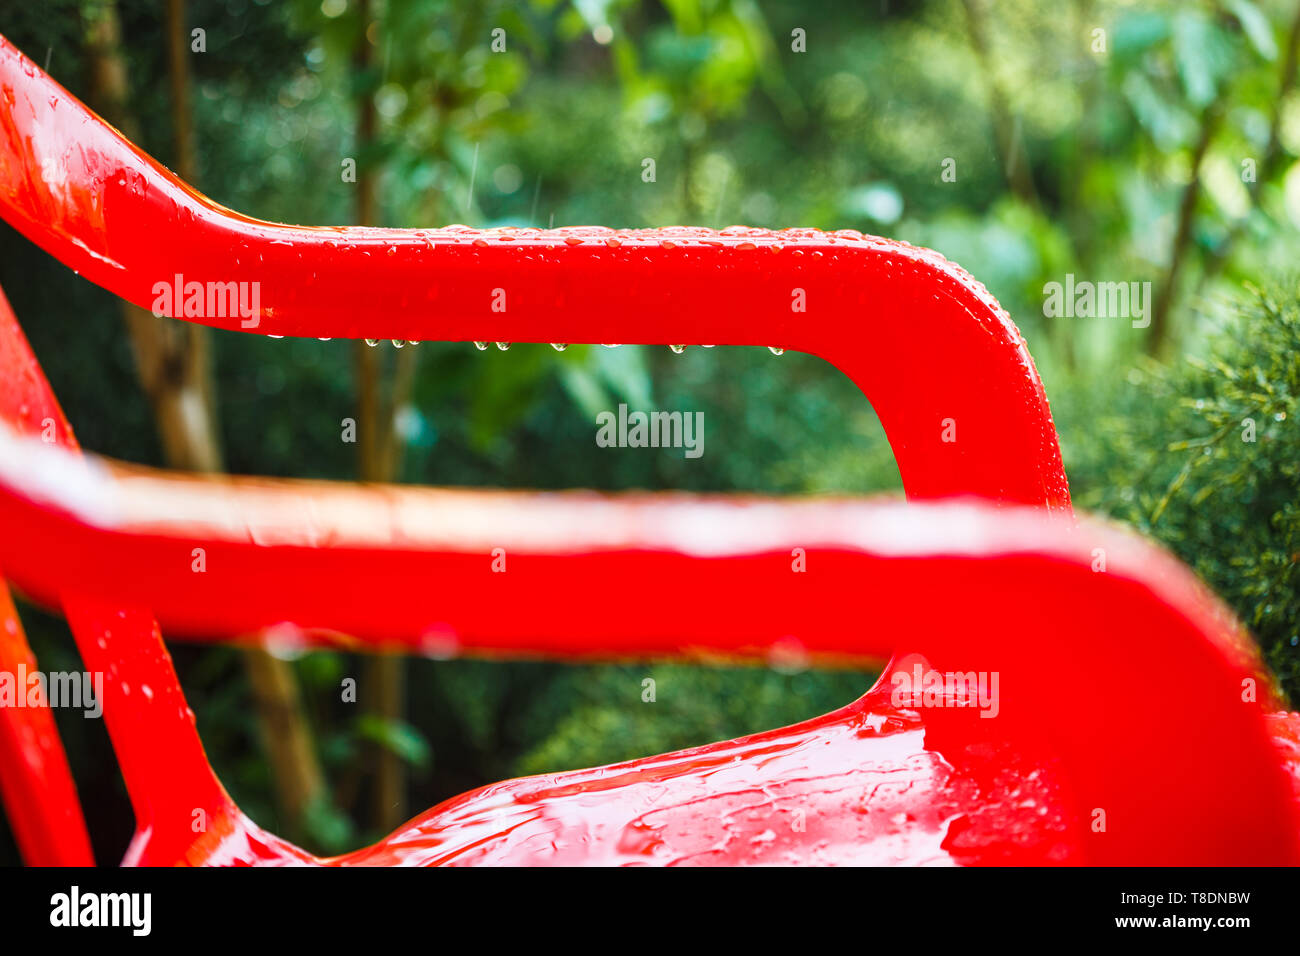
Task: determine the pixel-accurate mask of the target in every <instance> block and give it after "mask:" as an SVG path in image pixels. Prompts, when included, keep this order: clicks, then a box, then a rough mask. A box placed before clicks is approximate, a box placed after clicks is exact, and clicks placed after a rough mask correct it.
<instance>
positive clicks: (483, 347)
mask: <svg viewBox="0 0 1300 956" xmlns="http://www.w3.org/2000/svg"><path fill="white" fill-rule="evenodd" d="M487 346H488V344H487V343H486V342H475V343H474V348H476V349H478V350H479V351H480V352H486V351H487Z"/></svg>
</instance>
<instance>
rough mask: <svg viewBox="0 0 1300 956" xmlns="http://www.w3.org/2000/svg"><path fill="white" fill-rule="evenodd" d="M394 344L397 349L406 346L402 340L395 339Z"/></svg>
mask: <svg viewBox="0 0 1300 956" xmlns="http://www.w3.org/2000/svg"><path fill="white" fill-rule="evenodd" d="M392 343H393V348H395V349H400V348H401V347H402V346H403V345H405V344H406V343H405V342H403V341H402V340H401V339H393V340H392Z"/></svg>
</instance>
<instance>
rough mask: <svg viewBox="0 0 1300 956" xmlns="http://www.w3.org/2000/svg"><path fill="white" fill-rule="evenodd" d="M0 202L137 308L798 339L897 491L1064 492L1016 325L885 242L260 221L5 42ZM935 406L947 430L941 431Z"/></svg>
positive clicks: (742, 340) (850, 236)
mask: <svg viewBox="0 0 1300 956" xmlns="http://www.w3.org/2000/svg"><path fill="white" fill-rule="evenodd" d="M0 214H3V217H4V218H5V219H6V220H7V221H8V222H9V223H10V224H12V225H13V226H15V227H16V228H17V229H19V230H20V231H22V232H23V234H24V235H26V236H27V237H28V238H29V239H31V240H32V241H33V242H36V243H37V244H38V245H40V246H41V247H42V248H44V249H46V250H47V251H49V252H50V253H51V254H53V255H54V256H56V257H57V258H58V259H60V260H61V261H62V262H64V263H65V264H66V265H68V266H69V267H71V268H73V269H76V270H77V271H78V272H79V273H80V274H81V275H83V276H85V277H86V278H88V279H90V280H91V281H93V282H96V283H98V284H100V285H102V286H104V287H105V288H107V289H110V290H111V291H113V292H114V293H116V294H117V295H119V296H121V297H123V298H126V299H129V300H131V301H132V302H134V303H136V304H137V305H140V306H143V307H144V308H153V307H154V306H155V304H157V301H158V293H156V292H155V286H156V285H157V284H158V283H162V285H163V286H174V284H175V281H176V277H177V276H180V277H182V285H184V283H188V282H199V283H208V282H220V283H231V282H234V283H245V284H246V286H245V288H246V290H247V291H248V293H249V295H248V298H249V301H250V304H251V296H252V290H253V288H254V286H253V284H254V283H256V289H257V290H258V299H259V304H260V314H258V315H257V316H256V317H255V319H253V320H250V321H254V322H255V323H256V324H255V326H253V327H252V328H248V327H246V325H245V321H244V320H243V319H241V318H240V317H239V316H238V315H234V316H230V317H226V318H221V317H218V316H215V315H208V316H182V315H180V310H177V309H172V310H171V311H170V312H168V314H173V315H175V316H176V317H177V318H189V319H190V320H191V321H197V322H202V323H204V324H208V325H213V326H218V327H222V328H229V329H242V330H243V331H249V332H254V333H258V334H266V335H296V336H308V337H320V336H332V337H350V338H374V339H399V340H423V339H437V340H441V341H466V342H468V341H472V340H478V341H498V342H547V341H549V342H566V343H582V342H586V343H597V342H606V343H613V342H619V343H641V344H668V343H677V344H686V345H692V344H718V345H760V346H778V347H783V348H786V349H794V350H798V351H804V352H811V353H813V354H816V355H819V356H821V357H822V358H824V359H826V360H827V361H828V362H830V363H832V364H833V365H835V366H836V367H837V368H839V369H840V370H841V371H842V372H844V373H845V374H846V375H848V376H849V377H850V378H852V379H853V380H854V381H855V382H856V383H857V384H858V386H859V387H860V388H861V389H862V390H863V392H865V393H866V395H867V397H868V398H869V399H870V400H871V402H872V405H873V407H874V408H875V410H876V413H877V414H878V415H879V416H880V419H881V422H882V423H883V425H884V427H885V431H886V432H887V434H888V435H889V439H890V443H891V444H892V446H893V449H894V454H895V456H896V458H897V459H898V466H899V471H900V472H901V474H902V477H903V483H904V485H905V486H906V487H907V490H908V494H909V496H911V497H915V498H932V497H939V496H943V495H950V494H979V495H983V496H985V497H989V498H993V499H996V500H999V501H1008V502H1017V503H1021V504H1035V505H1037V504H1043V503H1046V504H1047V505H1048V506H1049V507H1053V508H1067V507H1068V505H1069V488H1068V485H1067V484H1066V481H1065V475H1064V473H1063V471H1062V470H1061V459H1060V452H1059V450H1058V447H1057V441H1056V432H1055V429H1054V428H1053V426H1052V419H1051V414H1050V412H1049V410H1048V407H1047V399H1046V396H1045V395H1044V394H1043V389H1042V385H1041V383H1040V382H1039V380H1038V376H1037V374H1036V373H1035V371H1034V367H1033V360H1032V359H1031V358H1030V356H1029V352H1028V350H1027V349H1026V348H1025V344H1024V341H1023V339H1022V338H1021V336H1020V333H1019V332H1018V330H1017V329H1016V327H1015V325H1014V324H1013V323H1012V322H1011V320H1010V319H1009V318H1008V317H1007V315H1006V313H1005V312H1004V311H1003V310H1002V309H1001V308H1000V307H999V306H998V304H997V302H996V301H995V300H994V299H993V297H992V296H990V295H989V294H988V292H987V291H986V290H985V289H984V288H983V287H982V286H981V285H980V284H979V283H977V282H976V281H975V280H974V279H972V278H971V277H970V276H969V275H967V274H966V273H965V272H964V271H963V270H961V269H960V268H958V267H957V266H955V265H953V264H952V263H950V262H948V261H946V260H945V259H943V258H942V257H941V256H939V255H938V254H937V253H934V252H931V251H929V250H926V249H918V248H915V247H912V246H908V245H906V244H904V243H899V242H894V241H891V240H888V239H881V238H877V237H870V236H863V235H861V234H859V233H855V232H851V231H845V232H838V233H821V232H817V231H815V230H807V229H795V230H787V231H785V232H770V231H767V230H760V229H745V228H739V227H737V228H733V229H727V230H723V231H722V232H720V233H719V232H713V231H711V230H706V229H686V228H682V229H659V230H646V231H622V232H616V231H614V230H611V229H601V228H596V227H580V228H573V229H555V230H539V229H496V230H487V231H478V230H472V229H468V228H465V227H459V226H452V227H447V228H444V229H370V228H356V227H352V228H346V227H345V228H315V227H305V226H284V225H276V224H272V223H266V222H261V221H258V220H255V219H250V218H248V217H245V216H241V215H239V214H237V213H234V212H232V211H230V210H229V209H226V208H224V207H222V206H219V205H217V204H216V203H214V202H212V201H211V200H210V199H207V198H206V197H204V196H202V195H200V194H199V193H197V192H195V191H194V190H193V189H190V188H189V187H188V186H186V185H185V184H184V183H182V182H180V181H179V180H177V179H176V178H175V177H174V176H172V175H171V174H170V173H169V172H167V171H166V170H165V169H163V168H162V167H161V166H160V165H158V164H157V163H156V162H155V161H154V160H152V159H150V158H149V157H148V156H146V155H144V154H143V153H141V152H140V151H139V150H138V149H136V148H135V147H134V146H132V145H131V144H130V143H129V142H127V141H126V140H125V139H123V138H122V137H121V135H120V134H118V133H117V131H116V130H114V129H112V128H111V127H109V126H108V125H106V124H105V123H104V122H103V121H102V120H101V119H99V117H97V116H95V115H94V114H93V113H91V112H90V111H89V110H88V109H87V108H86V107H85V106H83V105H82V104H81V103H80V102H78V101H77V100H76V98H75V97H73V96H72V95H71V94H69V93H68V92H67V91H66V90H64V89H63V88H62V87H61V86H59V85H58V84H57V83H55V82H54V80H52V79H51V78H50V77H48V76H46V75H45V74H44V73H43V72H41V70H40V69H39V67H37V66H36V64H34V63H33V62H32V61H31V60H30V59H28V58H27V57H25V56H23V55H22V54H21V53H20V52H19V51H18V50H16V49H15V48H14V47H13V46H12V45H11V44H10V43H9V42H8V41H7V40H5V39H4V38H3V37H0ZM205 302H206V300H205ZM799 309H802V311H799ZM205 310H206V305H205ZM214 311H216V310H215V309H214ZM227 311H229V310H227ZM946 419H952V420H953V421H954V422H955V423H956V428H957V434H958V437H959V440H958V441H956V442H952V441H948V442H945V441H941V440H940V439H941V435H942V434H943V431H944V428H945V420H946Z"/></svg>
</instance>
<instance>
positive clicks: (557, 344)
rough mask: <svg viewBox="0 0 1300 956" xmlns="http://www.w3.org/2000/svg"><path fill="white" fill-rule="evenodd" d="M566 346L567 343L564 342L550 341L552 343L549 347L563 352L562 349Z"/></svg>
mask: <svg viewBox="0 0 1300 956" xmlns="http://www.w3.org/2000/svg"><path fill="white" fill-rule="evenodd" d="M568 347H569V346H568V344H567V343H565V342H552V343H551V348H553V349H555V351H557V352H563V351H564V350H565V349H567V348H568Z"/></svg>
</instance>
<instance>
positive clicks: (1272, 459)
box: [1053, 283, 1300, 700]
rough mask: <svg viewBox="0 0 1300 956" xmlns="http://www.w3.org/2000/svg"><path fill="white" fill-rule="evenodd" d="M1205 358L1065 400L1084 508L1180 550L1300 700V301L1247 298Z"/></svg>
mask: <svg viewBox="0 0 1300 956" xmlns="http://www.w3.org/2000/svg"><path fill="white" fill-rule="evenodd" d="M1234 313H1235V315H1236V318H1235V320H1234V321H1233V322H1232V323H1231V324H1227V325H1225V326H1224V327H1223V328H1222V329H1220V330H1218V331H1217V332H1216V333H1214V334H1213V336H1212V338H1211V341H1210V343H1209V346H1208V348H1207V353H1206V357H1205V358H1196V357H1192V358H1189V359H1187V360H1185V361H1181V362H1178V363H1176V364H1174V365H1170V366H1161V365H1155V364H1150V363H1146V364H1141V365H1137V366H1134V367H1133V368H1132V369H1131V370H1130V371H1129V373H1128V375H1127V376H1126V377H1125V378H1123V379H1121V380H1119V381H1118V382H1117V383H1116V384H1114V385H1110V386H1099V385H1098V383H1096V382H1092V383H1087V384H1079V385H1076V386H1075V387H1074V388H1073V389H1071V390H1069V391H1068V392H1067V393H1066V394H1065V396H1064V400H1062V401H1058V402H1056V403H1054V406H1053V407H1054V409H1056V411H1057V415H1058V425H1059V427H1060V429H1061V434H1062V445H1063V451H1064V454H1065V457H1066V466H1067V471H1068V472H1069V474H1070V478H1071V485H1072V487H1073V488H1074V492H1075V501H1076V504H1077V505H1079V506H1080V507H1083V508H1086V509H1089V510H1093V511H1102V512H1105V513H1107V514H1110V515H1112V516H1113V517H1115V518H1118V519H1119V520H1122V521H1125V522H1127V523H1130V524H1132V525H1134V526H1135V527H1137V528H1139V529H1140V530H1142V531H1143V532H1145V533H1147V534H1150V535H1152V536H1153V537H1155V538H1156V539H1157V540H1159V541H1161V542H1163V543H1164V544H1166V545H1167V546H1168V547H1169V548H1170V549H1172V550H1173V551H1174V553H1176V554H1177V555H1178V556H1179V557H1180V558H1182V560H1183V561H1185V562H1187V563H1188V564H1189V565H1191V566H1192V567H1193V568H1195V569H1196V571H1197V572H1198V573H1199V574H1200V575H1201V576H1202V577H1203V578H1204V579H1205V581H1206V582H1207V583H1208V584H1209V586H1210V587H1211V588H1213V589H1214V590H1215V591H1216V592H1217V593H1218V594H1219V595H1220V596H1221V597H1222V598H1223V599H1224V600H1225V601H1227V602H1228V603H1229V604H1230V605H1231V606H1232V607H1233V609H1234V610H1235V611H1236V613H1237V615H1238V616H1239V617H1240V618H1241V620H1242V621H1244V622H1245V623H1246V624H1247V625H1248V626H1249V627H1250V628H1251V630H1252V631H1253V632H1254V634H1255V635H1256V637H1257V638H1258V640H1259V643H1260V646H1261V648H1262V649H1263V651H1264V653H1265V655H1266V658H1267V660H1268V663H1269V666H1270V667H1271V668H1272V670H1273V672H1274V674H1276V675H1277V676H1278V678H1279V679H1280V680H1281V682H1282V685H1283V687H1284V688H1285V690H1286V691H1287V693H1288V695H1289V696H1290V697H1291V699H1292V700H1300V648H1297V644H1300V638H1298V637H1297V635H1300V361H1297V356H1300V294H1298V293H1297V290H1296V285H1295V283H1291V284H1290V285H1289V286H1288V287H1287V288H1285V289H1280V288H1276V289H1272V290H1270V291H1268V292H1264V291H1258V290H1253V294H1252V295H1250V296H1244V295H1243V296H1241V297H1239V298H1238V300H1237V303H1236V308H1235V309H1234Z"/></svg>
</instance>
